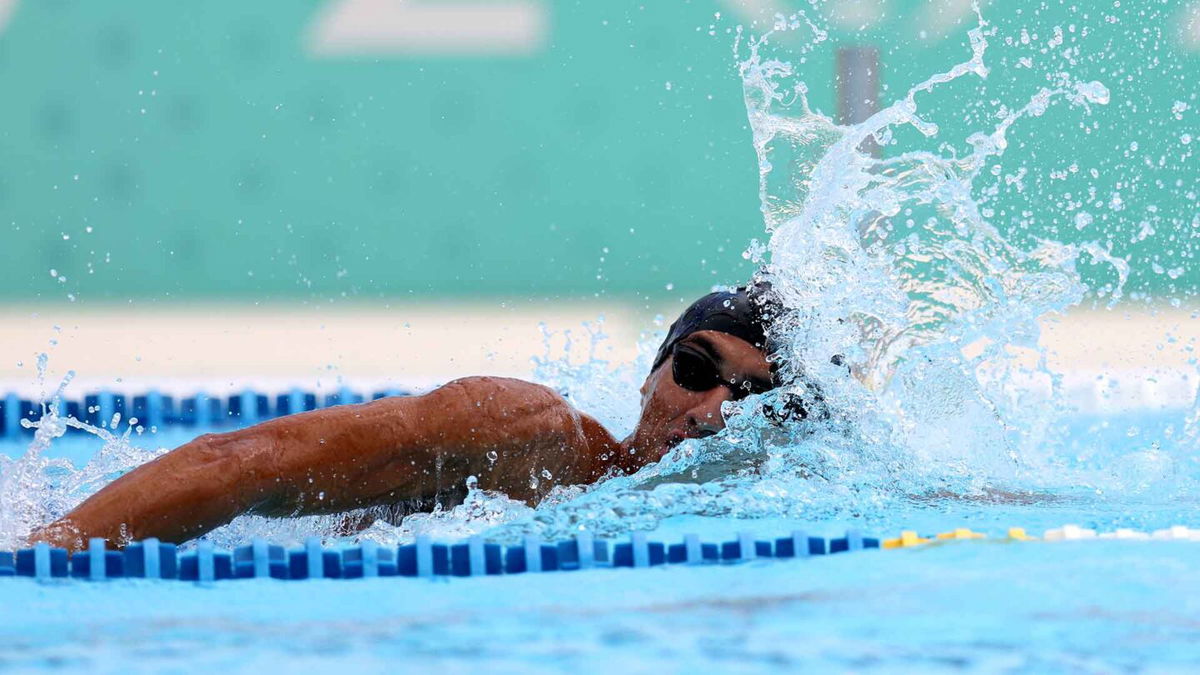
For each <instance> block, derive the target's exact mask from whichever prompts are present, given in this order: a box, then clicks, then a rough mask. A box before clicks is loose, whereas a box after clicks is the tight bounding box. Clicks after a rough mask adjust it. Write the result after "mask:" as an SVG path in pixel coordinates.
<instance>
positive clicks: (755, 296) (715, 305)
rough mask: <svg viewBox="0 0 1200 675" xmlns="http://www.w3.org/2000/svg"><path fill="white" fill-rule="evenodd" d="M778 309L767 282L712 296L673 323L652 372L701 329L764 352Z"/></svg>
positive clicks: (708, 296) (701, 299)
mask: <svg viewBox="0 0 1200 675" xmlns="http://www.w3.org/2000/svg"><path fill="white" fill-rule="evenodd" d="M779 308H780V305H779V301H778V300H777V299H776V298H775V297H774V294H773V293H772V292H771V285H770V284H769V283H767V282H765V281H760V282H758V283H755V284H753V285H750V286H743V287H741V288H739V289H737V290H736V291H734V292H732V293H731V292H729V291H717V292H716V293H709V294H708V295H706V296H704V297H702V298H700V299H699V300H697V301H695V302H693V303H692V304H691V306H689V307H688V308H687V309H685V310H683V314H680V315H679V318H678V319H676V320H675V323H673V324H671V328H670V330H668V331H667V337H666V339H664V340H663V343H662V346H660V347H659V348H658V354H657V355H656V356H655V357H654V365H653V366H652V367H651V368H650V370H651V371H653V370H655V369H656V368H658V367H659V366H661V365H662V363H663V361H666V360H667V356H668V355H670V353H671V348H672V347H674V346H675V344H676V343H677V342H679V341H680V340H682V339H684V338H685V337H687V336H689V335H691V334H692V333H695V332H697V331H702V330H715V331H718V332H721V333H728V334H729V335H732V336H734V337H738V338H741V339H743V340H745V341H746V342H749V343H750V344H752V345H754V346H755V347H757V348H758V349H761V350H763V351H764V352H765V351H767V326H768V325H770V323H771V320H772V318H773V317H775V316H777V315H778V312H779Z"/></svg>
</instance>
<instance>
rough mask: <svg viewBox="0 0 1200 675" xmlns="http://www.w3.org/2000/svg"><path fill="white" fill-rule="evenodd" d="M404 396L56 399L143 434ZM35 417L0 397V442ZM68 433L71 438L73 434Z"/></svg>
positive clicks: (33, 409) (35, 407) (74, 412)
mask: <svg viewBox="0 0 1200 675" xmlns="http://www.w3.org/2000/svg"><path fill="white" fill-rule="evenodd" d="M409 395H411V392H408V391H404V390H400V389H385V390H382V391H376V392H373V393H370V394H362V393H358V392H354V391H351V390H349V389H341V390H339V391H337V392H334V393H331V394H326V395H325V396H324V397H321V396H319V395H318V394H316V393H315V392H312V391H305V390H302V389H292V390H291V391H288V392H285V393H282V394H276V395H274V396H272V395H268V394H265V393H262V392H258V391H255V390H252V389H247V390H245V391H242V392H239V393H236V394H233V395H232V396H227V397H216V396H209V395H208V394H205V393H197V394H195V395H192V396H187V397H184V398H180V399H176V398H175V397H173V396H167V395H165V394H162V393H161V392H157V391H149V392H146V393H144V394H139V395H136V396H127V395H125V394H119V393H114V392H111V391H100V392H94V393H90V394H86V395H85V396H83V397H82V398H80V399H63V400H61V401H60V402H59V406H58V413H59V415H61V416H63V417H68V416H69V417H74V418H75V419H77V420H79V421H81V422H87V423H88V424H91V425H93V426H108V425H109V424H110V422H111V421H112V419H113V416H114V415H117V414H120V416H121V420H122V421H123V422H128V421H129V420H130V419H137V423H138V424H139V425H140V426H142V427H145V428H147V429H148V428H151V427H156V428H159V429H163V428H167V427H221V426H231V427H234V426H246V425H249V424H254V423H256V422H262V421H265V420H269V419H274V418H276V417H282V416H284V415H290V414H292V413H298V412H306V411H309V410H316V409H318V408H329V407H332V406H335V405H344V404H347V403H361V402H363V401H365V400H378V399H381V398H386V397H389V396H409ZM41 417H42V402H41V401H36V400H33V399H29V398H23V397H21V396H18V395H16V394H13V393H10V394H6V395H3V396H0V440H15V439H19V438H21V437H23V436H26V435H32V434H33V430H32V429H29V428H26V427H25V426H24V425H23V424H21V420H29V421H30V422H36V421H38V420H39V419H41ZM68 431H69V433H75V430H68Z"/></svg>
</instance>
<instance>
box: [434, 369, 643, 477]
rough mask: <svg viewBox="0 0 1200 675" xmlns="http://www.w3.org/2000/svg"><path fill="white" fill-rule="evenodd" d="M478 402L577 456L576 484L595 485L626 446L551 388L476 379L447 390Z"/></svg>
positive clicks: (515, 381)
mask: <svg viewBox="0 0 1200 675" xmlns="http://www.w3.org/2000/svg"><path fill="white" fill-rule="evenodd" d="M442 389H443V390H448V391H451V392H457V394H455V395H456V396H463V397H465V398H466V399H467V400H470V401H474V402H475V404H476V405H477V406H478V408H479V411H480V412H481V413H482V414H484V415H486V416H488V417H491V418H502V419H505V420H506V421H507V422H510V423H512V424H513V425H514V426H516V427H522V426H526V424H525V423H526V422H532V423H533V424H534V425H535V428H532V429H528V427H527V429H528V431H529V432H531V433H532V434H533V435H536V436H539V437H541V438H543V439H546V440H552V441H553V442H555V444H558V445H560V447H562V448H563V449H567V450H571V451H572V452H573V454H575V455H576V458H577V460H576V462H574V464H575V465H576V466H575V472H573V473H576V474H577V475H576V478H577V479H578V480H581V481H588V482H590V481H593V480H596V479H598V478H600V477H601V476H603V475H604V474H605V473H607V472H608V471H609V469H610V468H611V467H612V466H613V465H614V461H615V459H616V456H617V455H616V453H617V451H618V449H619V446H620V444H619V443H618V442H617V440H616V439H615V438H613V435H612V434H611V433H609V431H608V430H607V429H605V428H604V425H602V424H600V422H599V421H598V420H596V418H594V417H592V416H591V415H588V414H587V413H585V412H582V411H580V410H579V409H577V408H575V407H574V406H573V405H571V403H570V402H569V401H567V400H566V399H565V398H563V396H562V394H560V393H558V392H557V391H555V390H553V389H551V388H550V387H547V386H544V385H540V384H535V383H533V382H527V381H525V380H518V379H515V378H508V377H492V376H473V377H465V378H461V379H458V380H454V381H453V382H450V383H448V384H446V385H445V386H444V387H442Z"/></svg>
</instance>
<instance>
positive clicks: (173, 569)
mask: <svg viewBox="0 0 1200 675" xmlns="http://www.w3.org/2000/svg"><path fill="white" fill-rule="evenodd" d="M1082 540H1097V541H1099V540H1138V541H1189V542H1200V529H1192V528H1188V527H1185V526H1183V525H1176V526H1173V527H1169V528H1166V529H1161V530H1155V531H1153V532H1139V531H1136V530H1130V529H1118V530H1116V531H1114V532H1097V531H1096V530H1092V529H1088V528H1083V527H1079V526H1077V525H1064V526H1062V527H1060V528H1055V529H1050V530H1046V531H1045V532H1044V533H1043V534H1042V536H1041V537H1034V536H1031V535H1029V534H1027V533H1026V532H1025V530H1024V529H1022V528H1011V529H1009V530H1008V531H1007V533H1006V534H1005V536H1004V537H997V538H990V537H988V536H986V535H984V534H982V533H979V532H975V531H972V530H970V529H967V528H959V529H955V530H952V531H949V532H942V533H938V534H933V535H927V536H922V535H919V534H917V533H916V532H915V531H911V530H906V531H903V532H901V533H900V535H899V536H898V537H894V538H890V539H877V538H874V537H864V536H862V534H861V533H859V532H858V531H856V530H849V531H847V532H846V534H845V535H844V536H842V537H834V538H828V539H827V538H824V537H815V536H811V535H809V534H808V533H806V532H804V531H802V530H797V531H794V532H792V533H791V534H789V535H787V536H783V537H778V538H775V539H759V538H757V537H755V536H754V535H753V534H750V533H748V532H742V533H739V534H738V536H737V538H736V539H734V540H732V541H720V542H705V541H703V540H702V539H701V538H700V536H699V535H696V534H687V535H684V537H683V541H681V542H662V541H653V540H651V539H649V538H648V536H647V534H646V533H645V532H633V533H631V534H630V536H629V538H628V540H627V541H612V542H610V541H607V540H603V539H597V538H595V537H593V536H592V535H591V534H588V533H580V534H579V535H577V536H576V537H575V538H574V539H569V540H566V541H559V542H545V541H543V540H542V539H540V538H539V537H536V536H532V535H531V536H527V537H525V539H524V540H523V541H522V542H521V543H519V544H516V545H511V546H503V545H500V544H494V543H488V542H487V541H485V540H484V539H483V537H481V536H473V537H470V538H468V539H465V540H462V541H458V542H454V543H435V542H434V541H433V540H432V539H431V538H429V537H427V536H421V537H417V539H416V541H415V542H413V543H411V544H403V545H400V546H396V547H392V546H382V545H380V544H378V543H376V542H373V541H365V542H362V543H361V544H360V545H358V546H353V547H340V548H329V547H325V546H322V544H321V540H320V539H319V538H317V537H310V538H309V539H308V540H306V541H305V542H304V544H303V546H301V547H299V548H291V549H288V548H286V547H284V546H282V545H279V544H273V543H269V542H267V541H266V540H264V539H255V540H253V541H251V542H250V543H249V544H246V545H244V546H239V547H236V548H234V549H233V550H232V551H226V550H218V549H216V548H215V547H214V546H213V545H212V543H211V542H208V541H200V542H199V543H198V544H197V546H196V548H195V550H194V551H191V552H187V553H180V552H179V547H178V546H176V545H175V544H169V543H164V542H160V541H158V540H157V539H146V540H143V541H139V542H134V543H131V544H129V545H128V546H125V547H124V548H121V549H117V550H110V549H108V548H107V543H106V542H105V541H104V540H103V539H92V540H90V541H89V542H88V546H87V548H86V549H84V550H82V551H77V552H75V553H73V554H70V555H68V553H67V551H66V549H62V548H53V547H51V546H49V545H48V544H45V543H39V544H37V545H35V546H33V547H32V548H26V549H21V550H19V551H16V552H0V577H4V576H10V577H13V576H15V577H32V578H33V579H37V580H39V581H50V580H54V579H78V580H84V581H105V580H111V579H132V578H137V579H157V580H177V581H190V582H196V583H199V584H211V583H216V582H222V581H227V580H237V579H268V578H269V579H279V580H302V579H361V578H371V577H415V578H433V577H474V576H492V575H505V574H526V573H539V572H541V573H546V572H569V571H573V570H585V569H594V568H606V567H607V568H620V567H628V568H636V569H643V568H651V567H659V566H664V565H718V564H734V563H746V562H750V561H753V560H760V559H772V560H796V559H803V558H811V557H817V556H828V555H836V554H840V553H850V552H859V551H869V550H875V549H882V550H893V549H911V548H920V547H929V546H940V545H947V544H951V543H955V542H964V541H988V542H997V543H1005V542H1006V543H1019V542H1031V541H1045V542H1063V541H1082Z"/></svg>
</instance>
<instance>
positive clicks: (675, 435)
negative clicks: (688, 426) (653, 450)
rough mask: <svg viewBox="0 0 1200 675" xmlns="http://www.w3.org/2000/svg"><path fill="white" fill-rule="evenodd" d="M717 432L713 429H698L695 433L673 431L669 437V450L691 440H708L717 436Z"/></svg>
mask: <svg viewBox="0 0 1200 675" xmlns="http://www.w3.org/2000/svg"><path fill="white" fill-rule="evenodd" d="M716 435H717V432H716V431H714V430H712V429H697V430H695V431H693V432H690V433H689V432H685V431H673V432H671V434H670V435H669V436H667V449H668V450H669V449H671V448H673V447H675V446H677V445H679V444H680V443H682V442H684V441H686V440H687V439H689V438H707V437H709V436H716Z"/></svg>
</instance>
